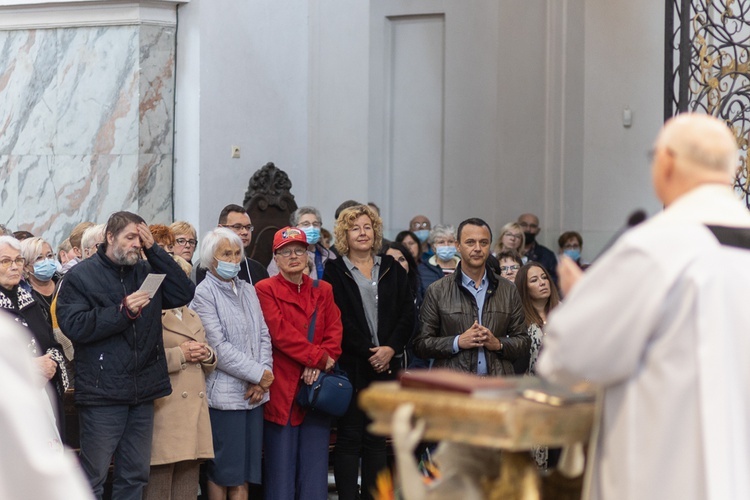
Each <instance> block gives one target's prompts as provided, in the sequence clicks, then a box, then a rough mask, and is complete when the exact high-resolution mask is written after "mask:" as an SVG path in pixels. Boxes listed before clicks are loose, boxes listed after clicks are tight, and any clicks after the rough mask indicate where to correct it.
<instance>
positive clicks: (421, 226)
mask: <svg viewBox="0 0 750 500" xmlns="http://www.w3.org/2000/svg"><path fill="white" fill-rule="evenodd" d="M429 225H430V223H429V222H412V223H411V227H412V229H427V227H428V226H429Z"/></svg>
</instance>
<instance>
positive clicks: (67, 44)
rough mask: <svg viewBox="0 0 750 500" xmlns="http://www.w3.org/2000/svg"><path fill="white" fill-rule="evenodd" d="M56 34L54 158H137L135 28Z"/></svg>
mask: <svg viewBox="0 0 750 500" xmlns="http://www.w3.org/2000/svg"><path fill="white" fill-rule="evenodd" d="M57 31H58V37H59V52H60V54H59V62H58V87H59V90H58V99H59V101H58V106H59V107H60V113H59V118H58V122H57V140H56V153H57V154H69V155H88V154H135V153H138V102H139V73H138V64H139V57H140V52H139V27H137V26H117V27H102V28H64V29H59V30H57Z"/></svg>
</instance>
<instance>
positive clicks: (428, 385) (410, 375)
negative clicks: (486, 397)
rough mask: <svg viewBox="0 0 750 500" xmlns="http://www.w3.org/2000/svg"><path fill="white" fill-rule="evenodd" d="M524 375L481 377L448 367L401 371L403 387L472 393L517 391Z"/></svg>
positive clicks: (400, 379)
mask: <svg viewBox="0 0 750 500" xmlns="http://www.w3.org/2000/svg"><path fill="white" fill-rule="evenodd" d="M522 378H523V377H480V376H478V375H474V374H473V373H466V372H457V371H453V370H448V369H446V368H435V369H432V370H410V371H406V372H401V374H400V375H399V381H400V382H401V387H404V388H410V389H427V390H433V391H449V392H460V393H464V394H472V393H475V392H476V391H479V390H481V391H486V390H487V391H506V390H507V391H509V392H513V393H515V392H516V391H517V390H518V388H519V384H520V383H521V379H522Z"/></svg>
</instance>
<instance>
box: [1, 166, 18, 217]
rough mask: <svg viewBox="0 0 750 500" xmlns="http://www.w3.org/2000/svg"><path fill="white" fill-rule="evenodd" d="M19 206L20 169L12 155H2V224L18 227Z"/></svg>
mask: <svg viewBox="0 0 750 500" xmlns="http://www.w3.org/2000/svg"><path fill="white" fill-rule="evenodd" d="M17 206H18V168H17V167H16V165H15V161H14V158H13V157H12V156H10V155H0V224H3V225H5V226H6V227H8V228H10V229H15V227H16V215H17V213H16V207H17Z"/></svg>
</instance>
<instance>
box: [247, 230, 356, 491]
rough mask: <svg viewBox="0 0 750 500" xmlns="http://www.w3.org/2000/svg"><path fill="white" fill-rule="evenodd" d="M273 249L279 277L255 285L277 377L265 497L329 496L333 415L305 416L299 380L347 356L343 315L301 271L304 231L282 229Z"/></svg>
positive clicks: (269, 415) (325, 288) (269, 407)
mask: <svg viewBox="0 0 750 500" xmlns="http://www.w3.org/2000/svg"><path fill="white" fill-rule="evenodd" d="M273 253H274V260H275V261H276V264H277V265H278V267H279V271H280V272H279V274H277V275H276V276H273V277H272V278H269V279H266V280H263V281H260V282H258V284H257V285H255V291H256V292H257V294H258V299H259V300H260V305H261V307H262V309H263V316H264V318H265V320H266V324H267V325H268V330H269V332H270V334H271V342H272V344H273V363H274V375H275V376H276V378H275V380H274V383H273V385H272V386H271V388H270V396H271V399H270V400H269V402H268V403H266V406H265V409H264V418H265V420H266V424H265V427H264V436H263V439H264V459H265V460H264V469H265V470H264V474H265V478H264V480H263V484H264V491H265V498H266V499H295V498H301V497H302V496H304V498H305V499H311V500H316V499H321V500H325V499H327V498H328V443H329V438H330V432H331V431H330V428H331V418H330V417H329V416H327V415H323V414H318V413H316V412H312V411H311V412H307V413H306V412H305V410H303V409H302V408H300V407H299V406H298V405H297V403H296V402H295V397H296V395H297V392H298V391H299V388H300V386H301V384H308V385H309V384H312V383H313V382H314V381H315V380H317V378H318V376H319V374H320V372H321V371H329V370H331V368H333V365H334V364H335V362H336V359H338V357H339V356H340V355H341V333H342V326H341V313H340V312H339V309H338V307H337V306H336V303H335V302H334V301H333V289H332V288H331V285H330V284H328V283H326V282H324V281H320V282H317V283H314V282H313V280H311V279H310V278H309V277H308V276H305V275H304V274H303V270H304V269H305V267H307V238H306V236H305V233H303V232H302V231H301V230H299V229H297V228H294V227H285V228H283V229H280V230H279V231H277V232H276V234H275V236H274V239H273ZM313 316H315V325H314V335H313V341H312V342H310V341H309V340H308V333H309V328H310V325H311V324H312V320H313Z"/></svg>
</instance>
